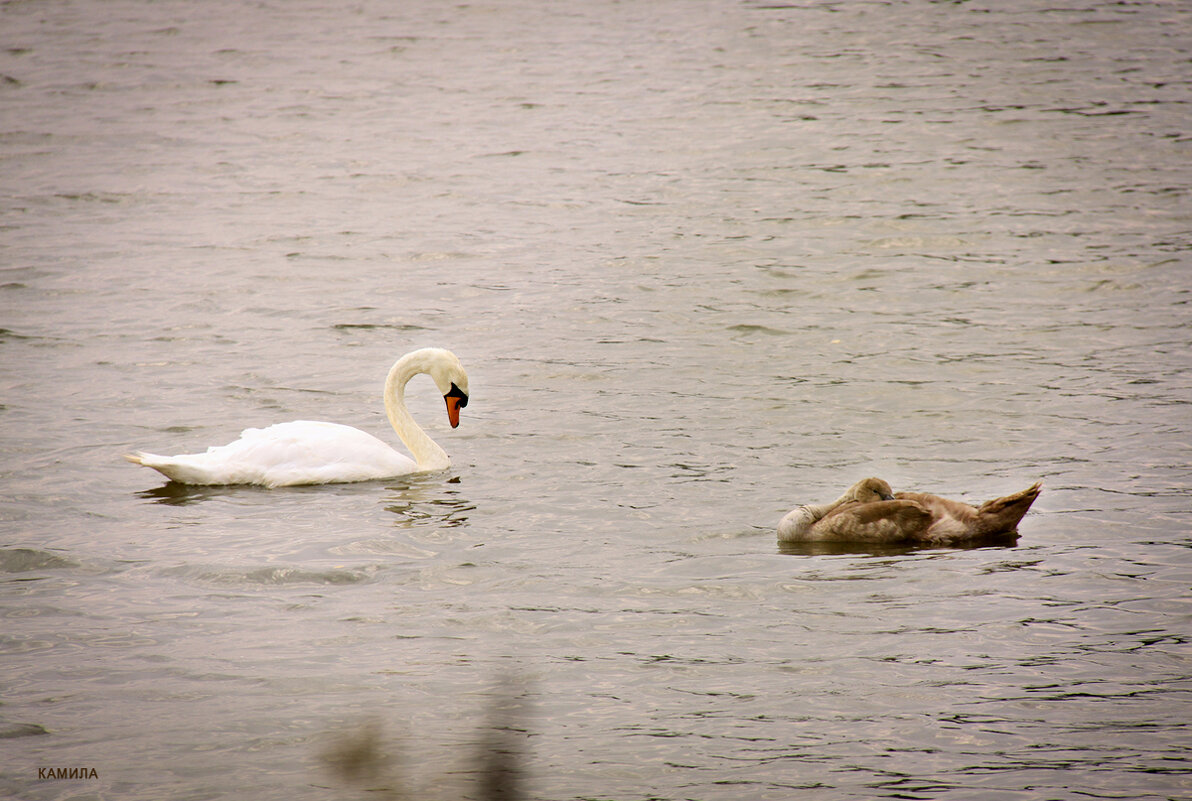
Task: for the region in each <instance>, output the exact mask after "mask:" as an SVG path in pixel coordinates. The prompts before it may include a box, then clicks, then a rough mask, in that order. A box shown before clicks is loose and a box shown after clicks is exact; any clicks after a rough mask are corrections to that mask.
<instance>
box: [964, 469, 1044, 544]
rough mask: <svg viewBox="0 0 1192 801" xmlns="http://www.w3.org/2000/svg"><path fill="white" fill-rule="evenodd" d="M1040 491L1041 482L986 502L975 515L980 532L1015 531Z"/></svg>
mask: <svg viewBox="0 0 1192 801" xmlns="http://www.w3.org/2000/svg"><path fill="white" fill-rule="evenodd" d="M1042 490H1043V482H1042V481H1036V482H1035V483H1034V484H1032V485H1031V486H1029V487H1027V488H1026V489H1024V490H1022V491H1021V492H1016V493H1014V494H1013V495H1006V496H1004V497H1002V498H994V499H993V500H992V501H986V502H985V503H983V504H981V508H979V509H978V510H977V515H978V518H979V520H980V523H981V529H982V531H984V532H985V533H987V534H996V533H999V532H1003V531H1013V530H1014V529H1016V528H1017V527H1018V521H1020V520H1022V518H1023V516H1024V515H1025V514H1026V512H1027V510H1028V509H1030V508H1031V504H1032V503H1034V502H1035V498H1038V497H1039V493H1040V492H1041V491H1042Z"/></svg>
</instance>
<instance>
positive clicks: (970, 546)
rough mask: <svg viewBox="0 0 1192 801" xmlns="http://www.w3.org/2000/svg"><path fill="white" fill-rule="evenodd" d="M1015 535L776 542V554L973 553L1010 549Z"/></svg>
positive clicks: (1014, 543)
mask: <svg viewBox="0 0 1192 801" xmlns="http://www.w3.org/2000/svg"><path fill="white" fill-rule="evenodd" d="M1018 538H1019V534H1018V532H1009V533H1001V534H995V535H993V536H991V537H985V538H982V539H980V540H968V541H965V542H961V543H956V544H952V545H947V546H940V545H881V544H874V543H863V542H781V541H779V542H778V552H779V553H782V554H786V555H788V556H839V555H843V554H853V555H856V556H907V555H910V554H914V553H918V552H921V551H936V550H940V549H941V548H946V549H947V550H976V549H983V548H1013V547H1014V546H1015V545H1016V544H1017V543H1018Z"/></svg>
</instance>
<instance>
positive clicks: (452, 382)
mask: <svg viewBox="0 0 1192 801" xmlns="http://www.w3.org/2000/svg"><path fill="white" fill-rule="evenodd" d="M415 353H417V354H418V355H419V356H421V357H422V358H421V359H420V361H421V362H422V367H423V370H422V371H423V372H425V373H426V374H427V375H429V376H430V377H431V379H432V380H433V381H434V382H435V386H437V387H438V388H439V392H441V393H443V400H444V401H445V402H446V403H447V419H448V420H450V421H451V427H452V428H455V427H456V426H458V425H459V410H460V409H462V408H464V407H465V406H467V405H468V374H467V373H465V372H464V366H463V365H462V364H460V363H459V358H458V357H457V356H456V355H455V354H454V353H452V352H451V351H449V350H443V349H442V348H425V349H423V350H420V351H415ZM411 355H413V354H411Z"/></svg>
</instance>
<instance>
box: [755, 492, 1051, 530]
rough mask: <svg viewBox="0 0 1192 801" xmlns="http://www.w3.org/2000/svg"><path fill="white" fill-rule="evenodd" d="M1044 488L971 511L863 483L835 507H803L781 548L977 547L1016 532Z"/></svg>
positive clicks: (787, 526) (786, 521) (792, 517)
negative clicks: (827, 544)
mask: <svg viewBox="0 0 1192 801" xmlns="http://www.w3.org/2000/svg"><path fill="white" fill-rule="evenodd" d="M1042 486H1043V484H1042V482H1036V483H1035V484H1033V485H1031V486H1030V487H1027V488H1026V489H1024V490H1022V491H1021V492H1016V493H1014V494H1013V495H1007V496H1005V497H1003V498H995V499H994V500H992V501H986V502H985V503H983V504H981V506H980V507H973V506H969V505H968V504H967V503H961V502H960V501H951V500H948V499H947V498H941V497H940V496H938V495H929V494H927V493H925V492H900V493H898V494H897V495H895V494H893V493H892V492H891V491H890V485H889V484H887V483H886V482H885V481H882V480H881V479H880V478H867V479H865V480H863V481H859V482H857V483H856V484H854V485H853V486H852V487H850V488H849V489H848V491H847V492H845V493H844V495H841V496H840V497H839V498H837V499H836V500H835V501H833V502H832V503H829V504H823V505H820V506H810V505H809V506H800V507H799V508H798V509H795V510H794V511H792V512H791V513H790V514H788V515H787V516H786V517H784V518H782V522H780V523H779V524H778V540H779V541H780V542H868V543H881V544H897V543H928V544H934V545H950V544H955V543H962V542H974V541H979V540H982V539H987V538H990V537H994V536H996V535H999V534H1008V533H1010V532H1013V531H1014V530H1015V528H1017V526H1018V521H1019V520H1021V519H1022V517H1023V515H1025V514H1026V512H1027V510H1028V509H1030V508H1031V504H1032V503H1034V502H1035V498H1037V497H1039V492H1040V490H1041V489H1042Z"/></svg>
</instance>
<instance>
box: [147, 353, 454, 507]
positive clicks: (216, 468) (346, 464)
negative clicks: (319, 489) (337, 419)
mask: <svg viewBox="0 0 1192 801" xmlns="http://www.w3.org/2000/svg"><path fill="white" fill-rule="evenodd" d="M419 373H426V374H427V375H429V376H430V377H431V378H432V379H433V380H434V382H435V385H436V386H437V387H438V388H439V391H440V392H442V393H443V400H445V401H446V402H447V419H448V420H449V421H450V422H451V427H452V428H455V427H456V426H458V425H459V410H460V409H461V408H462V407H464V406H467V405H468V375H467V373H465V372H464V368H463V365H461V364H460V363H459V359H458V358H456V356H455V354H454V353H452V352H451V351H449V350H443V349H442V348H423V349H422V350H416V351H413V352H412V353H407V354H406V355H405V356H402V357H401V358H400V359H398V360H397V363H395V364H394V365H393V367H392V368H391V369H390V370H389V376H388V378H386V379H385V412H386V414H387V415H388V416H389V423H390V424H391V425H392V426H393V428H394V430H395V431H397V436H398V437H400V438H401V441H402V442H403V443H405V445H406V447H407V448H409V449H410V453H411V454H413V456H414V458H413V459H411V458H409V457H408V456H405V455H404V454H401V453H399V452H397V451H396V450H394V449H393V448H391V447H390V446H389V445H387V444H386V443H384V442H382V441H381V440H379V439H377V438H376V437H374V436H373V435H371V434H366V433H365V432H363V431H360V430H359V429H355V428H352V427H351V426H344V425H339V424H338V423H319V422H313V421H311V420H296V421H294V422H292V423H279V424H277V425H273V426H269V427H268V428H248V429H245V430H244V431H243V432H242V433H241V434H240V439H238V440H236V441H235V442H232V443H230V444H228V445H222V446H217V447H212V448H208V449H207V452H206V453H191V454H182V455H179V456H157V455H155V454H152V453H143V452H139V451H138V452H137V453H132V454H128V455H126V456H125V457H124V458H126V459H128V460H129V461H130V462H134V463H136V464H139V465H144V466H145V467H152V468H153V469H154V470H156V471H158V472H159V473H162V474H163V475H165V476H166V477H168V478H170V479H172V480H174V481H177V482H179V483H181V484H256V485H260V486H264V487H285V486H293V485H297V484H335V483H343V482H351V481H369V480H372V479H378V478H389V477H391V476H400V475H406V474H407V473H420V472H427V471H431V470H445V469H446V468H447V467H448V466H450V464H451V460H450V459H448V458H447V453H446V452H445V451H444V450H443V449H442V448H440V447H439V446H438V445H437V444H436V443H435V441H434V440H433V439H431V438H430V436H429V435H428V434H427V433H426V432H425V431H423V430H422V428H421V426H419V425H418V424H417V423H416V422H414V418H413V417H411V416H410V412H409V411H408V410H407V409H406V404H405V390H406V383H407V382H408V381H409V380H410V379H411V378H413V377H414V376H416V375H418V374H419Z"/></svg>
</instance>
